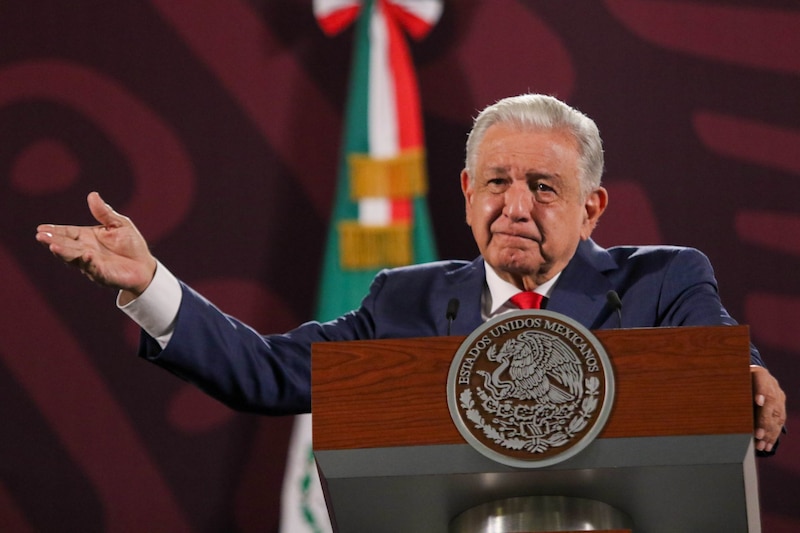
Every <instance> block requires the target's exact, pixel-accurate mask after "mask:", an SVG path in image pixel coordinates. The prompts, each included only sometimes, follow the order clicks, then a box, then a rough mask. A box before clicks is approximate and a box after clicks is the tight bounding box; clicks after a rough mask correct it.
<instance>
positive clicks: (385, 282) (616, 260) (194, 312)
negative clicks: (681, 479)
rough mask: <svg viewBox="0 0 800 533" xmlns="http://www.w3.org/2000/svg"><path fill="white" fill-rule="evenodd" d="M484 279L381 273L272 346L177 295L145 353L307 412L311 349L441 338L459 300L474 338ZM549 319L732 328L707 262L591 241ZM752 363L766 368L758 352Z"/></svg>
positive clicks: (477, 270) (691, 253) (674, 251)
mask: <svg viewBox="0 0 800 533" xmlns="http://www.w3.org/2000/svg"><path fill="white" fill-rule="evenodd" d="M484 269H485V267H484V262H483V259H481V258H478V259H476V260H475V261H472V262H466V261H441V262H435V263H427V264H422V265H414V266H409V267H403V268H397V269H392V270H386V271H383V272H381V273H380V274H378V275H377V276H376V277H375V279H374V281H373V283H372V286H371V287H370V290H369V293H368V294H367V296H366V297H365V298H364V300H363V302H362V304H361V307H360V308H359V309H357V310H355V311H352V312H350V313H347V314H346V315H344V316H342V317H340V318H338V319H336V320H334V321H332V322H327V323H319V322H308V323H306V324H303V325H302V326H300V327H298V328H297V329H295V330H292V331H290V332H288V333H285V334H281V335H267V336H262V335H260V334H259V333H257V332H256V331H254V330H253V329H251V328H250V327H248V326H246V325H245V324H243V323H241V322H239V321H238V320H236V319H234V318H233V317H230V316H228V315H225V314H223V313H222V312H221V311H219V310H218V309H217V308H216V307H215V306H214V305H213V304H211V303H210V302H208V301H207V300H206V299H204V298H203V297H202V296H200V295H199V294H197V293H196V292H194V291H193V290H192V289H191V288H189V287H188V286H186V285H182V288H183V300H182V303H181V307H180V310H179V313H178V317H177V322H176V325H175V330H174V334H173V337H172V339H171V340H170V342H169V344H168V346H167V347H166V348H165V349H164V350H163V351H162V350H161V349H160V347H159V346H158V344H157V343H156V342H155V341H154V340H153V339H152V338H150V337H149V336H147V335H146V334H143V335H142V344H141V348H140V354H141V355H142V356H144V357H146V358H148V359H150V360H151V361H153V362H154V363H156V364H158V365H160V366H162V367H164V368H166V369H168V370H169V371H171V372H173V373H175V374H177V375H178V376H180V377H182V378H183V379H185V380H187V381H190V382H192V383H194V384H196V385H197V386H199V387H200V388H201V389H202V390H204V391H205V392H207V393H209V394H211V395H212V396H214V397H216V398H217V399H219V400H221V401H223V402H224V403H226V404H228V405H230V406H231V407H233V408H235V409H239V410H246V411H255V412H261V413H269V414H283V413H298V412H307V411H309V410H310V408H311V398H310V397H311V393H310V375H311V371H310V367H311V344H312V343H314V342H323V341H347V340H359V339H383V338H408V337H426V336H439V335H446V334H447V331H448V320H447V317H446V315H447V305H448V302H449V301H450V300H451V299H453V298H457V299H458V300H459V302H460V310H459V312H458V315H457V317H456V318H455V320H454V321H453V322H452V329H451V334H452V335H468V334H470V333H471V332H472V331H473V330H474V329H475V328H477V327H478V326H479V325H480V324H481V322H482V319H481V294H482V292H483V287H484V284H485V270H484ZM612 289H613V290H615V291H617V293H618V294H619V296H620V297H621V299H622V324H620V322H619V318H618V316H617V313H616V311H614V310H613V309H611V308H610V307H609V306H608V305H607V299H606V294H607V293H608V291H609V290H612ZM547 309H548V310H551V311H556V312H559V313H562V314H564V315H567V316H569V317H572V318H573V319H575V320H576V321H578V322H580V323H581V324H583V325H584V326H585V327H587V328H589V329H606V328H617V327H620V326H621V327H626V328H629V327H657V326H701V325H724V324H728V325H732V324H736V322H735V321H734V320H733V318H731V317H730V315H729V314H728V313H727V311H725V309H724V307H723V306H722V304H721V302H720V298H719V294H718V291H717V283H716V280H715V278H714V273H713V270H712V268H711V264H710V263H709V261H708V259H707V258H706V257H705V255H703V254H702V253H700V252H699V251H697V250H695V249H691V248H681V247H667V246H645V247H633V246H623V247H614V248H610V249H608V250H606V249H603V248H601V247H599V246H597V245H596V244H595V243H594V242H593V241H591V240H588V241H584V242H582V243H581V244H580V245H579V247H578V249H577V251H576V253H575V255H574V257H573V258H572V260H571V261H570V263H569V265H568V266H567V268H566V269H564V271H563V273H562V275H561V277H560V279H559V280H558V282H557V283H556V285H555V287H554V288H553V291H552V293H551V295H550V299H549V301H548V303H547ZM751 360H752V363H753V364H759V365H760V364H762V362H761V359H760V356H759V354H758V351H757V350H756V349H755V348H752V349H751Z"/></svg>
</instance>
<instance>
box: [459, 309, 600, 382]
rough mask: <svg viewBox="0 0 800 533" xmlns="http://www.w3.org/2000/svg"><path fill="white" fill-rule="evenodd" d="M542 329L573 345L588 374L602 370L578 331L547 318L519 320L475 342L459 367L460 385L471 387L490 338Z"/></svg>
mask: <svg viewBox="0 0 800 533" xmlns="http://www.w3.org/2000/svg"><path fill="white" fill-rule="evenodd" d="M542 328H544V329H545V330H547V331H550V332H552V333H554V334H556V335H558V336H559V337H561V338H562V339H564V340H565V341H567V342H569V343H570V344H572V345H573V346H574V347H575V349H576V350H577V351H579V352H580V354H581V355H582V356H583V359H584V361H585V362H586V371H587V372H589V373H594V372H598V371H599V370H600V367H599V366H598V364H597V354H595V352H594V349H593V347H592V345H591V344H589V343H588V342H587V341H586V339H584V338H583V337H582V336H581V335H580V334H579V333H578V332H577V331H575V330H573V329H571V328H568V327H567V326H565V325H564V324H562V323H561V322H555V321H551V320H548V319H546V318H544V319H543V318H519V319H515V320H509V321H508V322H504V323H502V324H498V325H497V326H496V327H494V328H492V329H491V330H489V332H488V334H487V335H484V336H482V337H481V338H480V339H478V340H477V341H475V343H474V344H473V345H472V347H471V348H470V349H469V351H467V353H466V355H465V356H464V360H463V361H462V362H461V366H460V367H459V372H458V375H459V378H458V383H459V385H469V380H470V375H471V373H472V367H473V366H474V365H475V361H476V360H477V359H478V357H479V356H480V354H481V353H483V351H484V350H486V348H488V347H489V346H491V345H492V343H493V341H492V339H491V338H490V337H489V336H490V335H491V336H492V337H494V338H498V337H500V335H503V334H505V333H509V332H511V331H516V330H520V329H542Z"/></svg>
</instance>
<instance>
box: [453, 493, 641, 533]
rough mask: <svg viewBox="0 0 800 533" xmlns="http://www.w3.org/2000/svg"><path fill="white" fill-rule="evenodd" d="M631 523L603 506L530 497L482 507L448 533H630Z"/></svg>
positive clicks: (580, 500)
mask: <svg viewBox="0 0 800 533" xmlns="http://www.w3.org/2000/svg"><path fill="white" fill-rule="evenodd" d="M632 528H633V523H632V521H631V520H630V518H629V517H628V516H627V515H626V514H624V513H622V512H621V511H619V510H617V509H615V508H614V507H611V506H610V505H608V504H605V503H603V502H598V501H595V500H588V499H585V498H567V497H563V496H530V497H526V498H509V499H506V500H498V501H494V502H490V503H485V504H482V505H479V506H477V507H473V508H472V509H468V510H466V511H464V512H463V513H461V514H460V515H458V516H457V517H456V518H455V519H454V520H453V521H452V522H451V523H450V533H512V532H519V531H525V532H548V533H555V532H558V531H609V530H614V531H631V530H632Z"/></svg>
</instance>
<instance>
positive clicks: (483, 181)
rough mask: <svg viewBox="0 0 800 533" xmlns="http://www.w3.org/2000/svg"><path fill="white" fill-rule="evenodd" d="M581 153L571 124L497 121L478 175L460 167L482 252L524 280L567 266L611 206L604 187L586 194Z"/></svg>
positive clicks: (535, 281) (523, 284)
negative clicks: (523, 125) (530, 125)
mask: <svg viewBox="0 0 800 533" xmlns="http://www.w3.org/2000/svg"><path fill="white" fill-rule="evenodd" d="M578 154H579V153H578V144H577V140H576V139H575V137H574V136H573V135H572V134H571V133H569V132H568V131H566V130H545V129H541V130H539V129H535V130H520V129H516V128H514V127H511V126H508V125H503V124H495V125H493V126H491V127H490V128H489V129H488V130H487V131H486V135H485V136H484V138H483V140H482V142H481V144H480V146H479V147H478V157H477V162H476V168H475V174H476V175H475V176H472V177H471V176H469V174H468V173H467V171H466V170H464V171H463V172H462V173H461V188H462V190H463V192H464V199H465V201H466V211H467V224H469V225H470V227H471V228H472V234H473V236H474V237H475V242H476V243H477V244H478V248H479V249H480V252H481V255H482V256H483V258H484V259H485V260H486V262H487V263H489V265H491V266H492V267H493V268H494V269H495V270H496V271H497V273H498V274H499V275H500V277H501V278H503V279H505V280H506V281H509V282H511V283H514V284H515V285H517V286H518V287H520V288H524V289H528V290H530V289H533V288H535V287H536V286H538V285H541V284H542V283H544V282H546V281H547V280H549V279H550V278H552V277H553V276H554V275H555V274H557V273H558V272H560V271H561V270H563V269H564V267H566V266H567V263H568V262H569V261H570V259H571V258H572V256H573V254H574V253H575V250H576V248H577V247H578V243H579V242H580V240H581V239H588V238H589V236H590V235H591V233H592V230H593V229H594V227H595V225H596V224H597V220H598V218H599V217H600V215H601V214H602V212H603V210H604V209H605V206H606V203H607V199H608V196H607V193H606V191H605V189H603V188H602V187H601V188H599V189H597V190H595V191H593V192H591V193H590V194H589V195H588V196H586V197H585V198H584V197H583V194H582V191H581V183H580V179H579V169H578V162H579V155H578ZM470 178H472V179H470ZM473 181H474V182H473Z"/></svg>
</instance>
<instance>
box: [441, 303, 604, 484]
mask: <svg viewBox="0 0 800 533" xmlns="http://www.w3.org/2000/svg"><path fill="white" fill-rule="evenodd" d="M613 399H614V375H613V372H612V369H611V363H610V361H609V359H608V355H607V354H606V352H605V349H603V346H602V345H601V344H600V342H599V341H598V340H597V338H596V337H595V336H594V335H593V334H592V333H591V332H590V331H589V330H588V329H586V328H584V327H583V326H582V325H580V324H578V323H577V322H575V321H574V320H572V319H571V318H569V317H567V316H564V315H562V314H559V313H554V312H552V311H545V310H526V311H512V312H510V313H506V314H503V315H501V316H499V317H496V318H493V319H492V320H489V321H488V322H486V323H485V324H483V325H482V326H481V327H479V328H478V329H476V330H475V331H473V332H472V334H471V335H470V336H469V337H467V338H466V340H464V342H463V343H462V344H461V346H460V347H459V349H458V351H457V352H456V356H455V358H454V359H453V362H452V363H451V365H450V373H449V375H448V379H447V403H448V405H449V407H450V415H451V416H452V418H453V422H455V424H456V427H457V428H458V430H459V432H461V435H462V436H463V437H464V438H465V439H466V440H467V442H469V443H470V444H471V445H472V447H473V448H475V449H476V450H477V451H479V452H480V453H482V454H483V455H485V456H487V457H489V458H490V459H493V460H495V461H497V462H499V463H503V464H506V465H509V466H515V467H523V468H538V467H543V466H549V465H552V464H555V463H559V462H561V461H564V460H565V459H568V458H570V457H572V456H574V455H575V454H577V453H578V452H580V451H581V450H583V449H584V448H585V447H586V446H588V445H589V443H590V442H592V440H594V438H595V437H596V436H597V434H598V433H600V431H601V430H602V429H603V426H604V425H605V423H606V421H607V420H608V415H609V412H610V411H611V405H612V403H613Z"/></svg>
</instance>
